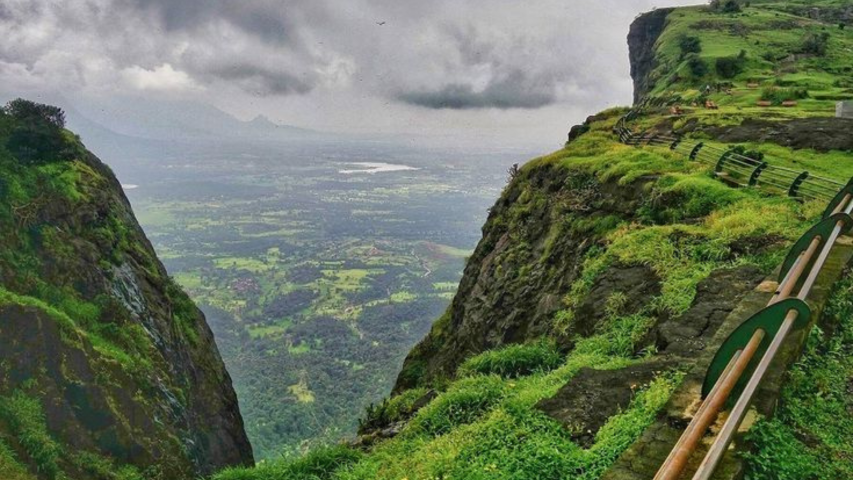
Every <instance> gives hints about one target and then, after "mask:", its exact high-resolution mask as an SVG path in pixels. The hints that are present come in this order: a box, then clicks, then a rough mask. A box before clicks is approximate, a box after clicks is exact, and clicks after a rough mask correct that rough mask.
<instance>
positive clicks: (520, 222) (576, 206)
mask: <svg viewBox="0 0 853 480" xmlns="http://www.w3.org/2000/svg"><path fill="white" fill-rule="evenodd" d="M653 180H654V179H653V178H647V177H643V178H640V179H638V180H636V181H634V182H633V183H631V184H628V185H619V184H617V183H616V182H612V183H609V182H604V183H601V182H599V181H598V180H597V179H596V178H595V177H594V176H592V175H585V174H579V173H578V172H570V171H567V170H565V169H562V168H560V167H558V166H556V165H544V166H541V167H536V168H530V169H525V170H523V171H522V173H521V174H520V175H519V176H518V177H517V178H515V179H514V180H513V181H512V183H511V184H510V185H509V186H508V187H507V188H506V190H505V191H504V193H503V195H502V196H501V198H500V199H499V200H498V201H497V203H496V204H495V206H494V207H493V208H492V209H491V212H490V215H489V219H488V221H487V223H486V225H485V226H484V227H483V238H482V240H481V241H480V243H479V245H478V246H477V248H476V250H475V251H474V254H473V255H472V256H471V258H470V259H469V260H468V263H467V265H466V267H465V271H464V274H463V277H462V281H461V283H460V285H459V290H458V292H457V294H456V296H455V297H454V299H453V302H452V304H451V306H450V308H449V309H448V311H447V312H446V313H445V314H444V316H442V318H441V319H439V320H438V321H437V322H436V324H435V325H434V327H433V329H432V332H431V333H430V334H429V335H428V336H427V338H426V339H424V340H423V341H422V342H421V343H420V344H418V345H417V346H416V347H415V349H414V350H413V351H412V352H411V353H410V354H409V356H408V357H407V358H406V360H405V363H404V366H403V370H402V372H401V374H400V376H399V378H398V380H397V385H396V386H395V390H396V391H401V390H404V389H407V388H411V387H412V386H414V385H418V384H424V383H430V382H432V381H434V380H436V379H437V378H443V377H451V376H453V374H454V372H455V370H456V368H457V367H458V366H459V365H460V364H461V363H462V361H464V360H465V359H466V358H468V357H470V356H472V355H475V354H478V353H481V352H483V351H486V350H490V349H493V348H496V347H499V346H502V345H507V344H513V343H521V342H524V341H527V340H530V339H535V338H538V337H541V336H543V335H545V334H548V333H551V326H552V321H553V319H554V314H555V313H556V312H557V311H558V310H561V309H562V308H564V307H565V305H564V304H563V297H564V296H565V295H566V294H567V293H568V292H569V289H570V287H571V285H572V283H573V282H574V281H575V280H576V279H577V277H578V275H579V273H580V270H581V265H582V262H583V258H584V253H585V252H586V251H587V250H589V249H590V248H591V247H593V246H594V245H596V243H597V242H599V241H601V236H600V235H599V234H597V233H596V232H594V231H590V230H589V228H590V227H589V226H590V225H593V224H595V222H597V221H600V220H602V219H604V221H607V219H610V220H611V221H613V222H618V221H620V220H628V219H631V218H633V216H634V215H635V213H636V211H637V209H638V208H639V206H640V205H641V204H642V203H643V202H644V201H645V200H646V199H645V193H644V192H646V191H647V190H648V189H647V188H646V186H647V185H648V184H649V183H650V182H652V181H653ZM613 268H614V271H617V270H618V271H622V272H623V273H625V274H628V275H634V274H639V275H641V276H645V278H644V280H650V279H651V278H652V277H653V275H651V276H647V275H646V274H647V273H648V272H647V270H646V269H645V268H643V267H632V266H625V268H624V270H620V269H619V266H614V267H613ZM607 278H611V277H607ZM632 278H635V277H632ZM615 283H622V282H619V281H615ZM653 284H654V281H653V280H652V281H651V282H645V281H644V282H640V284H639V287H637V289H638V291H648V290H654V288H655V286H654V285H653ZM632 288H633V287H632ZM608 291H610V290H608ZM583 311H584V313H585V316H584V319H583V322H582V323H581V324H579V325H578V329H579V330H582V331H577V332H571V333H573V334H579V335H582V336H583V335H588V334H591V333H592V332H593V331H594V329H595V328H594V327H595V323H596V321H597V320H600V317H602V316H603V312H602V311H600V309H599V308H597V307H595V306H593V305H585V306H584V309H583ZM561 342H562V343H563V345H564V346H566V347H569V346H570V343H571V340H569V339H568V338H565V339H563V340H562V341H561Z"/></svg>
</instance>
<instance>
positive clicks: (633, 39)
mask: <svg viewBox="0 0 853 480" xmlns="http://www.w3.org/2000/svg"><path fill="white" fill-rule="evenodd" d="M672 10H673V9H671V8H661V9H657V10H654V11H652V12H649V13H645V14H643V15H640V16H639V17H637V18H636V19H635V20H634V23H632V24H631V29H630V31H629V32H628V53H629V56H630V60H631V79H632V80H633V81H634V103H637V102H638V101H640V99H642V98H644V97H645V96H646V95H647V94H648V93H649V92H650V91H651V90H652V87H654V84H655V78H653V77H652V72H653V71H654V70H655V68H656V67H657V54H656V48H655V47H656V45H657V41H658V38H660V36H661V34H662V33H663V31H664V28H665V27H666V19H667V17H668V16H669V14H670V13H671V12H672Z"/></svg>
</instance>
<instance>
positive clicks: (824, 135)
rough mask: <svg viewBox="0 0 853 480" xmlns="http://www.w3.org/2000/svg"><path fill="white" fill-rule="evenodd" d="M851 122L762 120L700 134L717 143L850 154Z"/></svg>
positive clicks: (708, 128) (715, 128) (825, 118)
mask: <svg viewBox="0 0 853 480" xmlns="http://www.w3.org/2000/svg"><path fill="white" fill-rule="evenodd" d="M851 130H853V119H849V118H836V117H812V118H797V119H793V120H784V121H780V120H772V121H771V120H762V119H758V118H747V119H745V120H744V121H743V122H741V124H740V125H734V126H713V127H705V128H703V132H704V133H707V134H708V135H710V136H711V137H712V138H715V139H717V140H719V141H722V142H726V143H737V142H759V143H761V142H772V143H776V144H779V145H782V146H784V147H790V148H811V149H814V150H817V151H819V152H828V151H830V150H846V151H851V150H853V135H850V131H851Z"/></svg>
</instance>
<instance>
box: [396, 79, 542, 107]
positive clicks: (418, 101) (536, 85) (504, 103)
mask: <svg viewBox="0 0 853 480" xmlns="http://www.w3.org/2000/svg"><path fill="white" fill-rule="evenodd" d="M397 98H398V99H399V100H401V101H403V102H405V103H408V104H411V105H417V106H420V107H426V108H432V109H454V110H467V109H475V108H498V109H510V108H527V109H531V108H540V107H544V106H546V105H550V104H552V103H554V102H555V101H556V100H557V97H556V95H555V92H554V85H553V82H550V81H542V80H539V81H537V80H532V79H529V78H527V77H526V76H525V75H524V73H523V72H522V71H520V70H516V71H513V72H511V73H510V74H509V75H507V76H505V77H503V78H498V79H496V80H495V81H493V82H492V83H489V85H487V86H486V87H485V88H484V89H482V90H480V91H477V90H475V89H474V87H473V86H472V85H470V84H458V83H456V84H449V85H445V86H444V87H442V88H440V89H437V90H433V91H419V92H407V93H401V94H399V95H398V96H397Z"/></svg>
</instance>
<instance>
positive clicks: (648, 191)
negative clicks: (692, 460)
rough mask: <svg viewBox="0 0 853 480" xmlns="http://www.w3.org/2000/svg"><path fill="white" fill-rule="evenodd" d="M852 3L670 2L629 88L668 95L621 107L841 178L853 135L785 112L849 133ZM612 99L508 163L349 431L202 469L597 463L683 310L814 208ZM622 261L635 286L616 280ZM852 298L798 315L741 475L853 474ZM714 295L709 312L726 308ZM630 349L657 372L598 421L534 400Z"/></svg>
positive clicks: (490, 471)
mask: <svg viewBox="0 0 853 480" xmlns="http://www.w3.org/2000/svg"><path fill="white" fill-rule="evenodd" d="M850 14H851V12H850V7H849V2H841V1H809V2H806V1H800V2H773V1H767V2H758V1H753V2H741V3H737V2H715V4H714V5H713V6H697V7H690V8H679V9H675V10H674V11H672V12H671V13H669V14H668V15H667V17H666V22H665V26H664V28H663V30H662V31H661V32H660V35H659V36H657V38H653V39H652V40H653V45H654V46H653V51H651V52H650V53H651V58H653V59H654V60H653V63H652V64H651V65H647V66H646V67H647V68H646V69H645V70H646V71H647V72H648V73H647V78H645V79H644V80H646V81H645V84H646V85H648V86H650V88H649V89H648V91H646V92H643V96H644V97H655V98H663V99H667V100H670V103H671V104H678V105H680V107H681V109H682V112H672V111H670V109H669V108H658V109H651V110H649V111H648V112H647V113H646V114H645V115H643V116H641V117H640V118H638V119H637V120H636V121H635V122H634V123H633V124H632V127H633V128H634V129H635V130H640V129H655V130H658V131H667V132H669V131H676V132H678V133H681V134H683V135H685V136H686V138H693V139H701V140H703V141H705V142H706V143H707V144H711V145H719V146H729V147H730V146H734V145H735V144H737V145H743V146H744V147H745V148H746V149H748V150H751V151H753V154H756V155H757V154H758V153H760V154H764V155H765V157H764V159H765V161H767V162H770V163H772V164H774V165H778V166H786V167H790V168H795V169H799V170H809V171H810V172H813V173H815V174H818V175H821V176H824V177H828V178H832V179H835V180H838V181H840V182H846V181H847V180H848V179H849V178H850V177H851V176H853V154H851V153H850V151H849V148H851V147H848V150H846V151H845V150H841V149H839V148H837V147H836V146H835V144H832V143H827V142H826V141H821V139H823V138H824V137H820V136H817V137H815V136H814V135H807V137H808V138H801V137H800V136H797V135H796V132H795V134H792V135H791V136H785V135H784V134H782V133H779V132H780V131H785V130H784V128H783V127H785V126H786V125H789V124H790V122H800V123H794V124H793V125H795V126H797V128H796V129H794V130H796V131H800V130H801V129H806V130H808V129H809V128H816V127H815V125H818V126H820V128H821V129H823V130H822V131H823V132H824V134H826V135H829V136H831V135H833V134H835V137H834V138H842V142H843V141H844V135H849V133H844V132H849V131H850V130H849V128H850V127H851V125H850V121H847V122H846V123H845V122H843V121H841V120H836V119H834V118H833V117H834V113H835V105H836V102H837V101H840V100H848V99H853V75H851V69H853V25H850V26H848V25H847V21H848V20H849V18H850ZM641 20H642V19H641ZM648 67H650V68H648ZM635 80H636V79H635ZM641 83H643V82H641ZM706 101H711V102H713V103H715V104H716V105H718V106H719V108H718V109H706V108H705V107H704V105H705V102H706ZM790 101H795V102H796V105H793V106H783V102H790ZM759 102H768V103H762V104H761V105H759ZM626 111H627V109H613V110H608V111H606V112H602V113H601V114H598V115H596V116H594V117H590V119H589V120H588V122H587V124H586V127H585V128H584V129H583V130H584V131H585V133H583V134H582V135H580V136H579V137H578V138H577V139H574V140H573V141H571V142H570V143H569V144H567V145H566V147H565V148H564V149H562V150H560V151H558V152H555V153H553V154H551V155H548V156H545V157H542V158H538V159H535V160H533V161H531V162H529V163H528V164H526V165H525V166H524V167H523V168H522V169H521V171H520V172H518V174H517V175H516V176H515V177H514V178H513V179H512V181H511V182H510V184H509V185H508V186H507V187H506V189H505V190H504V192H503V195H502V197H501V198H500V199H499V200H498V201H497V203H496V205H495V207H494V208H493V209H492V210H491V214H490V217H489V220H488V222H487V224H486V226H485V227H484V229H483V240H482V241H481V243H480V245H479V246H478V248H477V250H476V251H475V253H474V255H473V256H472V257H471V258H470V260H469V263H468V266H467V267H466V271H465V278H464V279H463V281H462V284H461V285H460V289H459V292H458V294H457V296H456V298H455V300H454V302H453V305H452V306H451V307H450V309H449V310H448V311H447V313H446V314H445V315H444V316H442V317H441V318H440V319H439V320H438V321H437V322H436V323H435V325H434V327H433V329H432V332H431V333H430V335H429V336H428V337H427V338H426V339H425V340H424V342H422V343H421V344H420V345H419V346H418V347H416V348H415V350H414V351H413V352H412V353H411V354H410V356H409V358H408V359H407V362H406V364H405V366H404V370H403V372H402V373H401V376H400V380H399V381H398V389H397V390H398V394H397V395H395V396H394V397H393V398H391V399H390V400H389V401H387V402H386V403H384V404H382V405H379V406H376V407H375V408H372V409H370V410H369V411H368V413H367V415H366V418H365V419H364V420H363V427H362V432H363V433H364V434H365V435H364V436H362V437H361V439H360V440H359V442H358V443H357V445H355V446H338V447H333V448H330V449H325V450H317V451H314V452H311V453H309V454H308V455H307V456H305V457H304V458H302V459H299V460H296V461H282V462H269V463H265V464H262V465H261V466H259V467H257V468H256V469H253V470H241V469H238V470H229V471H225V472H222V473H221V474H219V475H218V476H217V477H216V478H217V480H237V479H259V480H261V479H284V478H294V479H303V478H305V479H307V478H312V479H314V478H322V479H347V480H349V479H389V480H390V479H395V480H399V479H408V480H415V479H527V478H554V479H556V478H578V479H596V478H599V477H600V476H601V474H602V473H603V472H604V471H605V470H606V469H607V468H608V467H609V466H610V465H611V464H612V463H613V462H614V460H615V459H616V458H617V457H618V456H619V455H620V454H621V453H622V452H623V451H624V450H625V449H626V448H627V447H628V446H629V445H630V444H631V443H632V442H633V441H634V440H635V439H636V438H638V436H639V435H640V433H641V432H642V431H643V430H644V428H645V427H646V426H648V425H649V424H650V423H651V422H652V421H653V420H654V418H655V417H656V414H657V412H658V410H659V409H660V408H661V407H662V406H663V405H664V403H666V401H667V400H668V398H669V396H670V395H671V393H672V392H673V390H674V389H675V388H676V386H677V385H678V383H679V381H680V379H681V377H682V374H683V373H684V371H685V369H686V368H689V361H688V362H686V363H682V364H680V365H671V364H667V360H666V359H667V358H670V357H668V356H671V355H676V358H678V357H677V352H678V351H679V348H681V347H682V346H683V345H679V344H678V342H681V341H686V340H684V338H683V337H678V336H673V335H671V334H670V333H667V332H670V330H668V329H667V328H668V327H667V326H672V325H678V322H679V321H683V322H687V321H688V319H690V321H693V320H694V319H695V317H696V316H697V315H700V314H701V312H700V311H699V310H701V308H700V307H703V305H706V304H705V303H703V302H705V301H706V300H707V298H708V296H710V295H712V294H713V292H715V291H723V292H727V293H725V294H724V295H723V296H726V295H728V297H726V298H723V299H722V300H721V301H722V304H726V302H730V303H731V302H734V300H736V299H737V298H739V296H740V295H743V294H744V292H748V291H751V290H752V288H754V287H755V285H756V284H757V283H758V282H760V281H761V280H762V279H763V278H764V277H765V276H766V275H769V274H770V273H771V272H772V271H773V269H774V268H776V267H777V266H778V265H779V264H780V263H781V261H782V259H783V258H784V255H785V254H786V253H787V248H788V247H789V246H790V245H791V243H792V242H793V241H794V240H795V239H797V238H798V237H799V236H800V235H801V234H802V233H804V231H805V230H806V229H807V228H809V227H810V226H811V225H812V224H813V223H814V222H815V220H816V219H817V218H818V217H819V215H820V213H821V212H822V210H823V208H824V207H825V202H820V201H814V202H799V201H795V200H793V199H790V198H788V197H786V196H785V195H784V194H782V192H780V191H777V190H774V189H773V188H733V187H732V186H729V185H727V184H725V183H723V182H721V181H720V180H718V179H717V178H715V177H714V175H713V172H712V171H711V170H712V169H711V168H709V167H707V166H705V165H702V164H699V163H696V162H691V161H689V160H688V159H686V158H684V156H683V155H678V154H676V153H673V152H671V151H670V150H669V149H667V148H658V147H644V148H634V147H630V146H626V145H623V144H620V143H619V142H618V139H617V138H616V137H615V136H614V134H613V133H612V128H613V126H614V125H615V123H616V121H617V120H618V119H619V118H620V116H621V115H623V114H624V113H625V112H626ZM751 122H758V123H757V124H755V125H758V126H754V125H753V123H751ZM768 126H769V127H774V128H775V129H776V130H777V132H776V133H770V134H768V133H767V131H766V127H768ZM762 129H764V130H762ZM833 129H836V130H837V131H836V132H833ZM827 132H828V133H827ZM839 132H841V133H839ZM732 137H736V138H742V140H739V141H738V142H732V141H730V140H729V139H730V138H732ZM842 145H843V144H842ZM626 276H627V278H630V279H631V282H632V284H629V285H625V284H622V285H620V281H619V278H620V277H626ZM643 282H646V283H643ZM633 284H643V285H647V287H648V288H645V287H644V289H642V291H639V292H638V291H636V290H637V289H632V286H631V285H633ZM725 288H729V289H730V290H725ZM709 292H710V293H709ZM555 299H556V300H555ZM525 302H526V303H525ZM852 303H853V285H851V282H850V281H849V280H845V281H843V282H841V283H840V284H839V285H837V286H836V291H835V293H834V294H833V300H832V302H831V304H830V307H829V309H828V313H827V314H826V315H825V316H826V317H827V320H826V322H827V324H828V325H835V326H836V327H837V328H835V329H834V330H833V331H832V332H820V331H815V332H813V334H812V338H811V339H810V341H809V346H808V348H807V353H806V355H805V357H804V358H803V360H802V362H801V363H800V364H798V365H797V366H796V367H795V369H794V371H793V372H792V373H791V375H790V382H789V384H788V386H787V387H786V389H785V391H784V399H783V402H782V404H783V406H782V408H781V409H780V411H779V414H778V415H777V416H776V418H775V419H774V420H772V421H762V422H759V424H758V425H757V426H755V427H754V433H753V438H754V441H755V443H756V445H755V448H754V449H753V453H748V454H747V456H748V458H749V459H750V468H751V471H752V474H751V476H750V478H753V479H765V478H766V479H770V478H773V479H783V478H784V479H804V478H820V479H824V478H826V479H829V478H848V477H850V476H851V475H853V469H851V462H850V459H851V458H853V444H851V443H850V439H851V438H853V423H851V421H850V420H849V419H850V415H849V412H850V411H851V408H853V396H851V395H850V392H849V391H848V390H847V388H848V386H849V379H850V378H853V363H851V362H850V361H849V358H851V352H853V336H851V325H850V324H849V313H850V308H851V304H852ZM519 304H521V305H523V308H520V307H518V305H519ZM720 308H721V309H722V311H714V312H713V314H712V316H711V317H708V318H707V319H705V320H708V319H710V320H711V321H713V318H716V317H714V315H716V316H717V317H719V316H720V315H722V316H725V313H726V311H725V308H728V311H730V310H731V308H733V307H732V306H729V307H720ZM542 312H545V313H544V314H543V313H542ZM845 321H846V322H847V324H844V322H845ZM681 325H685V324H684V323H682V324H681ZM824 334H825V335H824ZM695 335H696V338H704V337H701V335H704V333H701V332H698V333H696V334H695ZM674 352H676V353H674ZM644 365H645V366H649V365H651V366H653V367H654V368H651V367H650V368H651V369H652V370H654V373H655V374H654V375H651V376H646V377H645V378H644V380H643V381H638V382H637V383H636V385H632V388H631V392H629V393H630V394H629V396H628V400H627V401H625V402H623V404H621V405H619V406H618V407H619V408H617V409H616V410H613V411H612V412H610V413H609V416H608V417H607V418H606V419H605V420H604V421H603V422H600V423H599V424H596V425H595V429H594V430H589V431H584V430H585V429H586V428H587V427H588V426H589V425H591V423H590V420H589V419H588V418H586V417H584V415H579V416H578V417H577V418H569V419H565V418H562V419H561V420H559V421H558V420H556V419H555V418H552V416H549V415H548V414H547V413H546V411H547V410H548V408H546V407H545V406H544V405H545V404H546V403H547V402H544V403H543V400H547V399H550V398H552V397H555V395H557V396H559V395H558V392H560V389H561V387H563V386H564V385H567V384H568V385H572V383H571V382H572V381H573V380H574V381H576V382H578V383H576V384H575V386H574V388H576V389H582V388H584V385H587V384H584V383H583V381H586V379H589V378H593V379H594V378H596V377H595V376H596V375H600V374H601V373H600V372H602V371H605V372H607V371H610V372H617V373H618V372H621V371H630V370H631V369H634V370H640V369H642V368H643V366H644ZM587 367H592V368H591V369H590V368H587ZM592 385H595V383H592ZM602 388H604V387H602ZM610 393H611V392H609V391H607V390H606V389H605V390H603V391H602V392H601V396H604V397H607V396H608V395H609V394H610ZM614 398H616V397H614ZM845 412H847V413H845Z"/></svg>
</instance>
